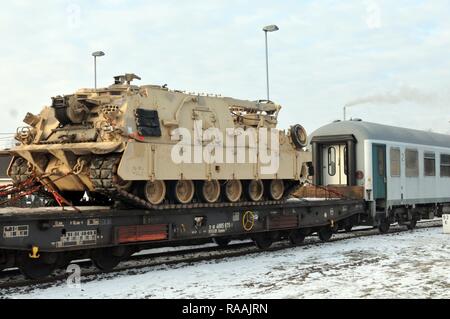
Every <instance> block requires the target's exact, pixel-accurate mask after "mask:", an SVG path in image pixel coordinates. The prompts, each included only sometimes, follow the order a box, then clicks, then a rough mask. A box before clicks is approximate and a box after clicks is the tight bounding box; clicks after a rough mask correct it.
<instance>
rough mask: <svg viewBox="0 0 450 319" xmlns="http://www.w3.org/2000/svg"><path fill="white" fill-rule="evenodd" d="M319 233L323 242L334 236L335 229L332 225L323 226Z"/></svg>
mask: <svg viewBox="0 0 450 319" xmlns="http://www.w3.org/2000/svg"><path fill="white" fill-rule="evenodd" d="M317 234H318V235H319V239H320V240H321V241H323V242H327V241H330V239H331V237H333V230H332V229H331V227H322V228H321V229H320V230H319V231H318V232H317Z"/></svg>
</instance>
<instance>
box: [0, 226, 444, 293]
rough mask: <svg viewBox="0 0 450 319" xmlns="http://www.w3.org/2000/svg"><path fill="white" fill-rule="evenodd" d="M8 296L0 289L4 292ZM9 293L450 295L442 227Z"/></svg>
mask: <svg viewBox="0 0 450 319" xmlns="http://www.w3.org/2000/svg"><path fill="white" fill-rule="evenodd" d="M1 295H3V296H2V297H5V295H4V294H2V293H1V292H0V296H1ZM7 297H10V298H33V299H34V298H226V299H228V298H327V299H328V298H450V235H444V234H443V233H442V228H429V229H418V230H415V231H414V232H403V233H397V234H390V235H384V236H372V237H361V238H356V239H350V240H344V241H338V242H334V243H328V244H324V245H313V246H304V247H297V248H290V249H286V250H282V251H277V252H265V253H258V254H253V255H248V256H244V257H236V258H229V259H226V260H218V261H208V262H201V263H195V264H192V265H186V264H184V265H183V264H181V265H176V266H170V267H161V266H159V267H150V268H148V269H144V270H142V271H141V270H139V271H136V272H134V273H132V272H128V273H124V274H120V275H117V276H114V277H112V276H111V275H110V276H107V275H105V276H104V278H102V279H99V280H97V281H90V282H87V283H82V284H81V288H79V289H78V288H68V287H67V286H66V285H65V284H63V285H58V286H52V287H49V288H45V289H35V290H33V291H31V292H29V291H28V292H25V291H24V290H17V291H15V292H14V293H12V294H11V292H8V296H7Z"/></svg>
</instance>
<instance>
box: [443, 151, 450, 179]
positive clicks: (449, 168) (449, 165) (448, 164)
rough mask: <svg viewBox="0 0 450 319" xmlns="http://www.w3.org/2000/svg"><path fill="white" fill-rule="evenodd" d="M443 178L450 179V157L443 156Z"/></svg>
mask: <svg viewBox="0 0 450 319" xmlns="http://www.w3.org/2000/svg"><path fill="white" fill-rule="evenodd" d="M441 177H450V155H447V154H441Z"/></svg>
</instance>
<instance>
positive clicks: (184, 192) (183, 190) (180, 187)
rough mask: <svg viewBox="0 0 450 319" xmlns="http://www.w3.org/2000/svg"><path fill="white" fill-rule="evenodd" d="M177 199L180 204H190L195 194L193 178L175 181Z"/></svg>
mask: <svg viewBox="0 0 450 319" xmlns="http://www.w3.org/2000/svg"><path fill="white" fill-rule="evenodd" d="M174 193H175V200H176V201H177V202H178V203H180V204H188V203H190V202H191V201H192V198H194V194H195V186H194V182H193V181H191V180H181V181H176V182H175V187H174Z"/></svg>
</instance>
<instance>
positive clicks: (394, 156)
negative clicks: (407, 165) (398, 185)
mask: <svg viewBox="0 0 450 319" xmlns="http://www.w3.org/2000/svg"><path fill="white" fill-rule="evenodd" d="M390 159H391V177H400V149H399V148H394V147H391V151H390Z"/></svg>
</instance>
